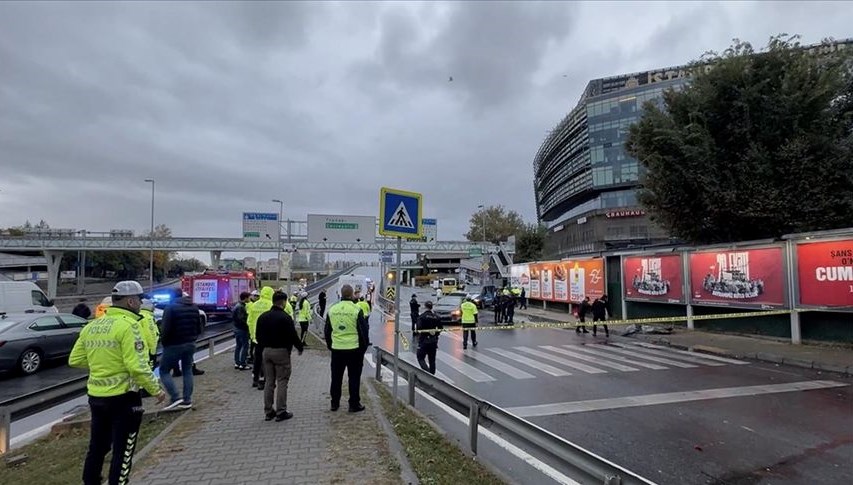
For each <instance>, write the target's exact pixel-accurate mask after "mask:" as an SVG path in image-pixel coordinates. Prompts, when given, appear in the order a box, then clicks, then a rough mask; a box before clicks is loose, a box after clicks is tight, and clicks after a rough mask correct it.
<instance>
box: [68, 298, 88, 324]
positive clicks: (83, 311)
mask: <svg viewBox="0 0 853 485" xmlns="http://www.w3.org/2000/svg"><path fill="white" fill-rule="evenodd" d="M71 314H72V315H77V316H78V317H80V318H85V319H86V320H88V319H89V317H91V316H92V310H91V309H90V308H89V305H87V304H86V299H85V298H81V299H80V303H78V304H77V306H75V307H74V309H73V310H71Z"/></svg>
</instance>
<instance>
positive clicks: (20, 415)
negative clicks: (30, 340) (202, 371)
mask: <svg viewBox="0 0 853 485" xmlns="http://www.w3.org/2000/svg"><path fill="white" fill-rule="evenodd" d="M233 338H234V332H233V331H232V330H226V331H224V332H220V333H217V334H216V335H211V336H210V337H208V338H206V339H204V340H201V341H199V342H197V343H196V351H199V350H204V349H208V351H209V353H208V355H209V356H211V357H213V355H214V353H215V351H216V345H217V344H220V343H223V342H227V341H229V340H231V339H233ZM88 380H89V376H87V375H86V376H80V377H75V378H73V379H69V380H67V381H64V382H61V383H59V384H56V385H53V386H49V387H46V388H44V389H39V390H38V391H35V392H31V393H28V394H24V395H21V396H18V397H14V398H12V399H7V400H6V401H3V402H0V456H3V455H5V454H6V453H8V452H9V449H10V444H11V441H12V436H11V428H12V422H14V421H18V420H21V419H24V418H26V417H29V416H32V415H34V414H38V413H40V412H42V411H45V410H48V409H50V408H52V407H54V406H57V405H59V404H62V403H64V402H66V401H69V400H71V399H74V398H77V397H80V396H83V395H85V394H86V382H87V381H88Z"/></svg>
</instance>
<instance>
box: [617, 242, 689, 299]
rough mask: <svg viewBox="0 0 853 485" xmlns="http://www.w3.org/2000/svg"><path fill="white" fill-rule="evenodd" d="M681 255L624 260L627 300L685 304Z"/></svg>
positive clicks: (659, 255) (647, 256)
mask: <svg viewBox="0 0 853 485" xmlns="http://www.w3.org/2000/svg"><path fill="white" fill-rule="evenodd" d="M683 274H684V273H683V270H682V266H681V255H680V254H650V255H641V256H626V257H625V258H624V259H623V260H622V279H623V288H625V299H627V300H636V301H657V302H663V303H684V276H683Z"/></svg>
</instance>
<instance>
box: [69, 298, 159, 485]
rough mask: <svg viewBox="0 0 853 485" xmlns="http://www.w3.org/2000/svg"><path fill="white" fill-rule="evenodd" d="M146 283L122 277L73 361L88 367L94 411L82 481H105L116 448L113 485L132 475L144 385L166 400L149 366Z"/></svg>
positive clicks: (80, 340)
mask: <svg viewBox="0 0 853 485" xmlns="http://www.w3.org/2000/svg"><path fill="white" fill-rule="evenodd" d="M142 293H143V291H142V285H140V284H139V283H137V282H136V281H120V282H118V283H117V284H116V285H115V287H113V291H112V306H110V307H109V308H107V309H106V311H105V314H104V316H103V317H101V318H97V319H95V320H93V321H92V322H90V323H89V324H88V325H86V326H85V327H83V330H82V331H81V332H80V336H79V337H78V338H77V342H75V343H74V348H73V349H72V350H71V355H70V356H69V357H68V364H69V365H70V366H71V367H81V368H88V369H89V380H88V382H87V384H86V387H87V389H88V394H89V408H90V410H91V414H92V421H91V431H90V434H91V436H90V439H89V451H88V453H87V454H86V461H85V464H84V465H83V484H84V485H100V484H101V483H102V477H101V469H102V468H103V465H104V457H105V456H106V454H107V452H109V451H110V448H112V452H113V454H112V461H111V462H110V472H109V478H108V481H109V484H110V485H117V484H125V483H128V480H129V479H130V468H131V465H132V462H133V452H134V449H135V448H136V437H137V435H138V433H139V426H140V424H142V412H143V409H142V398H141V397H140V395H139V390H140V389H145V390H146V391H147V392H148V393H150V394H151V395H152V396H156V398H157V403H158V404H159V403H161V402H163V400H165V399H166V393H165V392H163V390H162V389H161V388H160V383H159V382H158V381H157V377H156V376H155V375H154V372H153V371H152V370H151V367H150V366H149V365H148V352H147V351H146V344H145V341H144V340H143V338H142V329H141V322H140V320H141V319H142V317H141V316H140V315H139V310H140V308H141V306H142Z"/></svg>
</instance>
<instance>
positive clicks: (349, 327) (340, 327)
mask: <svg viewBox="0 0 853 485" xmlns="http://www.w3.org/2000/svg"><path fill="white" fill-rule="evenodd" d="M359 313H361V309H360V308H359V307H358V306H356V304H355V303H353V302H351V301H349V300H344V301H340V302H338V303H335V304H334V305H332V308H329V313H328V318H329V323H330V324H331V325H332V350H353V349H357V348H358V328H357V325H358V314H359Z"/></svg>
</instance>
